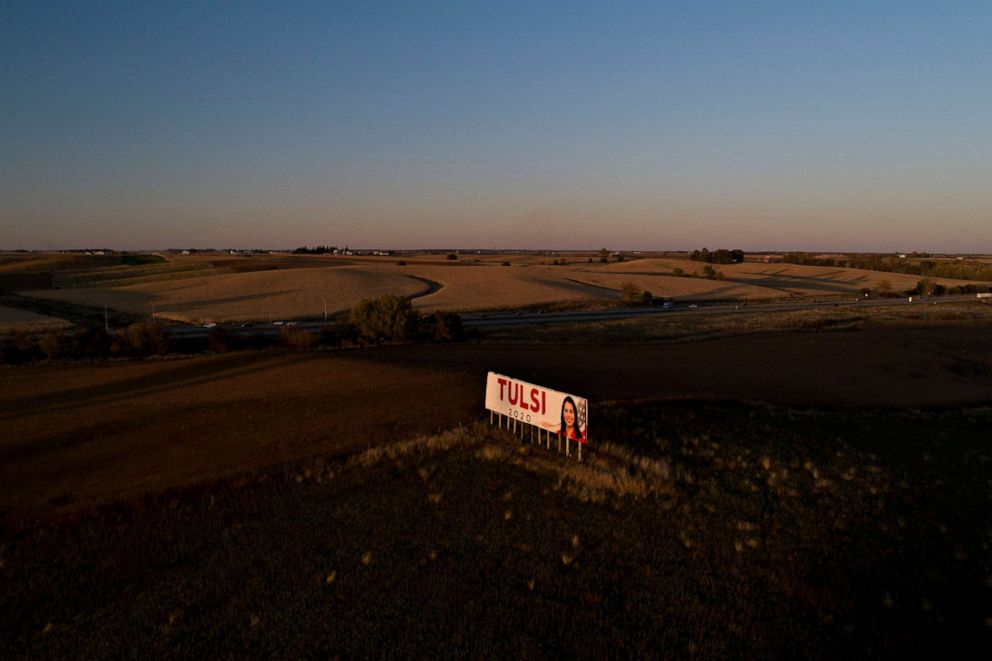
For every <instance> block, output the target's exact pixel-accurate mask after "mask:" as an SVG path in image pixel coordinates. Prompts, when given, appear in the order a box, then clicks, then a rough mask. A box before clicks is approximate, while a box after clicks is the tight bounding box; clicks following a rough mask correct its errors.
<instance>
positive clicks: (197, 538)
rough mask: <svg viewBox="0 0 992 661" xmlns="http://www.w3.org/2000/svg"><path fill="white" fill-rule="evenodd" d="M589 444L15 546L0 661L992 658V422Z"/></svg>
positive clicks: (159, 499)
mask: <svg viewBox="0 0 992 661" xmlns="http://www.w3.org/2000/svg"><path fill="white" fill-rule="evenodd" d="M597 420H598V421H599V424H600V428H601V429H602V430H603V432H602V434H603V436H602V439H603V440H601V441H599V446H598V448H599V449H598V450H597V451H596V452H595V453H593V454H589V455H587V460H586V461H585V462H584V463H583V464H578V463H576V462H574V461H572V460H567V459H565V458H564V457H561V456H560V455H556V454H554V453H551V452H549V451H547V450H545V449H543V448H538V447H535V446H533V445H531V444H529V443H528V442H527V441H526V439H525V440H524V441H523V442H522V441H521V440H518V439H516V438H514V437H513V436H511V435H510V434H509V433H508V432H505V431H495V430H489V429H487V428H486V426H485V425H484V424H478V423H477V424H475V425H471V426H468V427H465V428H461V429H456V430H453V431H450V432H447V433H444V434H438V435H433V436H427V437H420V438H415V439H413V440H410V441H398V438H399V437H400V436H399V435H396V437H394V441H395V442H392V443H390V444H387V445H384V446H380V447H373V448H371V449H369V450H366V451H362V452H358V453H356V454H352V455H343V454H339V455H336V456H330V457H317V458H311V459H309V460H306V461H297V462H293V463H289V464H283V465H281V466H279V467H273V468H270V469H267V470H262V471H253V472H251V473H247V474H242V475H239V476H234V477H232V478H231V479H228V480H225V481H223V482H214V483H212V484H208V485H199V486H196V487H189V488H185V489H180V490H172V491H170V492H168V493H160V494H156V495H148V496H145V497H141V498H137V497H132V498H130V499H128V500H126V501H124V502H118V503H117V504H113V505H108V506H105V507H102V508H98V509H96V510H89V511H88V512H87V513H86V514H85V515H84V516H76V517H73V518H72V519H70V520H65V519H63V522H62V523H61V524H60V525H50V524H49V525H42V526H41V527H38V528H35V529H33V530H26V531H24V532H22V534H19V535H17V536H15V537H11V538H8V539H6V540H5V541H3V542H2V544H0V561H2V571H0V585H2V587H3V590H2V591H0V627H2V628H3V630H4V631H5V632H6V634H5V636H6V638H5V656H6V657H7V658H37V657H49V658H50V657H62V656H71V655H75V654H78V655H81V656H85V657H94V656H115V657H117V656H135V655H143V654H148V653H153V654H156V655H162V656H166V655H192V656H210V655H217V654H222V655H225V656H228V655H230V656H238V655H247V656H273V655H284V654H292V655H303V656H305V655H312V654H319V655H332V654H344V655H348V656H376V657H380V656H388V655H391V654H395V653H396V652H397V651H402V652H403V653H404V654H408V655H411V656H426V655H431V654H437V653H438V652H443V653H446V654H451V655H458V656H484V655H491V656H501V657H503V656H505V657H510V656H512V657H530V656H540V655H554V656H566V655H567V656H573V657H577V658H603V657H609V656H615V655H618V654H619V655H624V656H657V655H661V654H663V655H668V654H670V655H673V656H692V657H697V656H698V657H703V658H718V657H725V656H734V657H737V658H762V659H764V658H770V657H774V658H796V657H802V658H847V657H852V656H864V655H868V656H873V657H886V658H896V657H910V656H925V657H934V656H940V655H944V654H946V655H950V656H953V657H954V658H976V659H977V658H987V655H988V653H989V651H990V650H992V624H990V614H992V598H990V589H989V578H988V577H989V576H990V570H992V555H990V552H989V543H990V542H992V515H990V512H992V507H990V506H989V505H990V498H992V493H990V492H989V491H988V485H987V477H988V470H989V465H990V463H992V452H990V450H989V446H988V436H987V430H988V426H989V424H990V423H992V416H990V413H989V410H988V407H987V406H984V407H977V408H976V407H963V408H955V409H950V410H942V411H936V410H930V411H921V410H912V409H908V410H907V409H896V410H893V409H888V408H886V409H874V408H868V409H864V408H863V409H830V408H827V409H824V408H808V407H803V408H793V407H783V406H770V405H761V404H732V403H727V402H724V403H706V402H698V401H685V400H683V401H678V402H660V403H659V402H640V403H636V404H618V403H612V404H604V405H602V406H600V407H599V410H598V411H597ZM201 438H204V439H208V437H207V436H203V437H201ZM605 441H609V443H608V444H607V443H605ZM424 604H430V607H429V608H425V607H424Z"/></svg>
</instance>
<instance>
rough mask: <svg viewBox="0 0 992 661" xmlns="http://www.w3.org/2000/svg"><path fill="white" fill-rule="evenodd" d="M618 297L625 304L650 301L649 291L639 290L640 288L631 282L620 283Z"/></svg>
mask: <svg viewBox="0 0 992 661" xmlns="http://www.w3.org/2000/svg"><path fill="white" fill-rule="evenodd" d="M620 298H621V300H623V302H624V303H626V304H627V305H637V304H639V303H649V304H650V303H651V292H649V291H641V288H640V287H638V286H637V285H635V284H634V283H633V282H623V283H620Z"/></svg>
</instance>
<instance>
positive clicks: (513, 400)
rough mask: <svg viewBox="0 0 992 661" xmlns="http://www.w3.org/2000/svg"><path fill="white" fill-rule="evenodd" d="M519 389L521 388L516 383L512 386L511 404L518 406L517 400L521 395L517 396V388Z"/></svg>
mask: <svg viewBox="0 0 992 661" xmlns="http://www.w3.org/2000/svg"><path fill="white" fill-rule="evenodd" d="M514 386H516V387H514ZM519 387H520V386H517V384H515V383H511V384H510V404H516V403H517V399H519V395H518V394H517V392H518V390H517V388H519Z"/></svg>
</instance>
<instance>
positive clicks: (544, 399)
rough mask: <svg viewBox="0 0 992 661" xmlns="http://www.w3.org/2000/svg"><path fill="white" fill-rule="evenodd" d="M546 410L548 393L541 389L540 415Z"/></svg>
mask: <svg viewBox="0 0 992 661" xmlns="http://www.w3.org/2000/svg"><path fill="white" fill-rule="evenodd" d="M547 412H548V393H546V392H544V391H543V390H542V391H541V415H544V414H546V413H547Z"/></svg>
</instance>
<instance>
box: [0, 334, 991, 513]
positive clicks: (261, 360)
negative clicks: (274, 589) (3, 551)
mask: <svg viewBox="0 0 992 661" xmlns="http://www.w3.org/2000/svg"><path fill="white" fill-rule="evenodd" d="M985 328H986V327H985V326H984V325H980V324H970V325H963V326H959V327H934V326H929V327H928V326H923V327H914V328H865V329H862V330H845V331H835V332H829V331H828V332H779V333H756V334H749V335H743V336H735V337H724V338H719V339H714V340H707V341H699V342H691V341H689V342H680V343H677V344H660V345H644V344H616V345H596V344H586V345H576V344H568V345H565V344H562V345H549V344H531V345H528V344H519V343H518V344H503V343H499V344H486V343H476V344H466V343H462V344H455V345H415V346H405V347H404V346H400V347H392V348H379V349H370V350H359V351H346V352H309V353H307V352H303V353H280V352H244V353H234V354H227V355H218V356H205V357H197V358H186V359H171V360H148V361H136V362H123V363H113V362H110V363H98V364H94V365H89V364H74V365H35V366H28V367H21V368H8V369H3V370H0V425H2V426H3V428H4V429H5V430H7V432H8V433H6V434H4V437H3V439H2V440H0V511H2V512H3V514H2V515H0V521H3V520H6V521H14V520H19V521H22V522H23V521H24V520H25V518H26V517H27V519H30V517H31V516H33V515H35V514H37V513H41V512H50V511H61V510H73V509H77V508H79V507H87V506H89V505H92V504H94V503H99V502H104V501H107V500H114V499H120V498H128V497H131V496H134V495H135V494H140V493H144V492H146V491H149V490H152V491H155V490H162V489H166V488H169V487H173V486H182V485H188V484H191V483H196V482H199V481H204V480H207V481H209V480H211V479H217V478H221V477H225V476H228V475H230V474H232V473H236V472H238V471H244V470H249V469H253V468H258V467H264V466H269V465H273V464H277V463H279V462H282V461H289V460H294V459H300V458H305V457H309V456H315V455H329V456H334V455H336V454H338V453H348V452H354V451H356V450H359V449H363V448H365V447H368V446H374V445H379V444H386V443H390V442H393V441H396V440H401V439H404V438H408V437H410V436H411V435H414V434H416V433H425V432H436V431H438V430H444V429H448V428H451V427H452V426H455V425H458V424H463V423H469V422H471V421H473V420H477V419H478V418H479V416H480V412H481V410H482V392H481V385H480V384H482V383H483V381H484V375H485V373H486V372H487V371H488V370H494V371H498V372H502V373H505V374H511V375H516V376H518V377H519V378H522V379H527V380H531V381H533V382H540V383H545V384H547V385H548V386H549V387H559V388H562V389H564V388H566V387H568V386H569V384H572V389H573V390H581V394H583V395H584V396H587V397H589V398H590V399H591V400H592V401H606V400H639V399H644V398H664V399H671V400H678V399H697V400H711V401H720V400H748V401H761V402H768V403H773V404H781V405H791V406H803V405H810V406H812V405H830V406H847V407H880V406H883V407H884V406H904V407H922V406H952V405H961V404H965V403H973V404H980V403H983V402H989V401H992V381H990V379H989V378H988V375H989V374H992V347H990V345H989V343H988V341H987V332H986V330H985ZM838 356H840V357H843V359H842V360H838ZM574 384H581V385H580V386H575V385H574ZM600 433H602V434H603V436H606V437H608V435H609V430H605V429H604V430H602V432H600V431H599V430H596V429H593V431H592V437H593V438H596V437H597V436H598V435H599V434H600Z"/></svg>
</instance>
